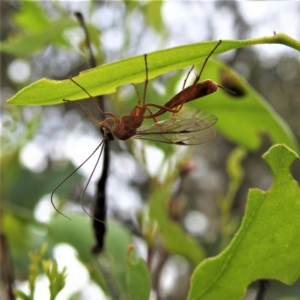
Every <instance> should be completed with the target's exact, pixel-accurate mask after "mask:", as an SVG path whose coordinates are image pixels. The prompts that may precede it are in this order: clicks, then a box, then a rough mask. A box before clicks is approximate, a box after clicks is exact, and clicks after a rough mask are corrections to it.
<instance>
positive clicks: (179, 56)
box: [7, 34, 300, 105]
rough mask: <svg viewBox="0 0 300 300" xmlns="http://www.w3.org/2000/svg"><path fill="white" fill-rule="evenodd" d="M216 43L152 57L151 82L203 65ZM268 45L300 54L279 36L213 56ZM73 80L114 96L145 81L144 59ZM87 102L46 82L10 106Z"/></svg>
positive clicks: (71, 89) (224, 47) (67, 87)
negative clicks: (168, 73)
mask: <svg viewBox="0 0 300 300" xmlns="http://www.w3.org/2000/svg"><path fill="white" fill-rule="evenodd" d="M217 43H218V41H210V42H203V43H196V44H190V45H185V46H180V47H175V48H170V49H166V50H161V51H156V52H152V53H149V54H148V55H147V61H148V68H149V79H151V78H154V77H156V76H159V75H161V74H164V73H166V72H169V71H171V70H175V69H182V68H186V67H188V66H191V65H193V64H197V63H200V62H203V61H204V59H205V58H206V57H207V56H208V55H209V53H210V52H211V51H212V49H213V48H214V47H215V46H216V44H217ZM268 43H281V44H286V45H288V46H290V47H294V48H296V49H299V50H300V43H299V42H298V41H296V40H293V39H292V38H290V37H288V36H286V35H285V34H277V35H275V36H270V37H262V38H256V39H249V40H224V41H223V42H222V43H221V45H220V46H219V47H218V49H217V50H216V51H215V53H214V54H220V53H223V52H226V51H229V50H232V49H236V48H240V47H245V46H250V45H255V44H268ZM74 80H76V82H77V83H79V84H80V85H81V86H83V87H84V88H85V89H86V90H87V91H88V92H89V93H90V94H91V95H93V96H96V95H103V94H110V93H113V92H114V91H115V90H116V88H117V87H118V86H121V85H125V84H129V83H139V82H143V81H144V80H145V61H144V56H143V55H139V56H135V57H132V58H128V59H124V60H121V61H118V62H114V63H110V64H106V65H102V66H99V67H96V68H93V69H90V70H87V71H84V72H81V73H80V74H79V75H78V76H76V77H74ZM84 98H87V95H86V93H85V92H84V91H82V90H81V89H80V88H79V87H78V86H76V85H75V84H74V83H72V82H71V81H70V80H68V79H66V80H62V81H56V80H50V79H47V78H43V79H40V80H38V81H36V82H35V83H33V84H31V85H30V86H27V87H25V88H24V89H22V90H21V91H19V92H18V93H17V94H16V95H15V96H13V97H12V98H11V99H9V100H8V101H7V102H8V103H11V104H16V105H52V104H59V103H63V99H68V100H79V99H84Z"/></svg>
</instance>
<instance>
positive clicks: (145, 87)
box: [143, 54, 148, 106]
mask: <svg viewBox="0 0 300 300" xmlns="http://www.w3.org/2000/svg"><path fill="white" fill-rule="evenodd" d="M144 59H145V68H146V80H145V86H144V96H143V106H144V105H145V103H146V92H147V86H148V63H147V54H144Z"/></svg>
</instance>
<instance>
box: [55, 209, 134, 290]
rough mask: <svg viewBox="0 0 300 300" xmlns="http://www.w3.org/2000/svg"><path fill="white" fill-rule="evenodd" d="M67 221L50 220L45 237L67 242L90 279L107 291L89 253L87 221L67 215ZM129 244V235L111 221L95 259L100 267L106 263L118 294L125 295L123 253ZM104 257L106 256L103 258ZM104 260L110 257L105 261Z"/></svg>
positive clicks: (124, 253) (92, 241) (59, 218)
mask: <svg viewBox="0 0 300 300" xmlns="http://www.w3.org/2000/svg"><path fill="white" fill-rule="evenodd" d="M67 216H68V217H69V218H70V219H71V221H70V220H68V219H66V218H64V217H62V216H57V217H56V218H54V219H52V220H51V223H50V225H49V234H50V236H51V238H52V241H53V242H54V243H56V244H58V243H68V244H70V245H71V246H73V247H74V249H75V250H76V251H77V253H78V259H79V260H80V261H81V262H82V263H84V264H85V266H86V268H87V269H88V271H89V272H90V275H91V277H92V279H93V280H94V281H95V282H97V283H98V284H99V286H101V288H102V289H103V290H104V291H105V292H107V287H106V284H105V281H104V278H103V276H102V275H101V274H100V272H99V267H98V264H96V262H95V258H94V256H93V255H92V254H91V251H90V249H91V246H92V245H93V244H94V238H93V232H92V227H91V218H90V217H89V216H80V215H78V214H77V215H75V214H72V215H70V214H67ZM131 243H132V238H131V234H130V233H129V232H128V231H127V230H126V229H125V228H123V227H121V226H119V225H117V224H114V223H112V222H110V223H108V224H107V234H106V236H105V252H104V253H103V254H104V255H103V256H101V255H100V257H99V260H100V262H101V264H102V265H103V268H105V265H107V263H109V268H108V270H107V272H109V273H111V274H112V277H113V278H114V279H115V281H116V283H117V286H118V289H119V290H120V292H121V294H126V293H127V287H126V253H127V249H128V245H129V244H131ZM106 254H107V256H106ZM107 258H110V260H109V262H107Z"/></svg>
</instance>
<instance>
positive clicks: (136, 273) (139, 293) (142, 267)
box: [126, 251, 151, 300]
mask: <svg viewBox="0 0 300 300" xmlns="http://www.w3.org/2000/svg"><path fill="white" fill-rule="evenodd" d="M131 253H132V252H131V251H129V253H128V255H127V259H126V263H127V264H126V265H127V286H128V295H129V299H131V300H148V299H149V296H150V291H151V278H150V273H149V270H148V267H147V265H146V263H145V262H144V261H143V260H142V259H141V258H138V259H137V260H134V259H132V257H131V256H132V255H131Z"/></svg>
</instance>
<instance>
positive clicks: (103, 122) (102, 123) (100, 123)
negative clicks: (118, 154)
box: [63, 99, 117, 131]
mask: <svg viewBox="0 0 300 300" xmlns="http://www.w3.org/2000/svg"><path fill="white" fill-rule="evenodd" d="M63 101H66V102H71V103H73V104H76V105H78V106H79V107H80V108H81V109H83V110H84V111H85V112H86V113H87V114H88V115H89V116H90V117H91V119H92V120H93V121H94V122H95V123H96V125H97V126H100V127H102V126H104V124H105V126H107V127H108V128H109V130H111V131H112V129H111V127H110V126H109V125H108V121H113V122H114V123H115V124H116V123H117V122H116V120H117V118H116V117H115V116H114V117H111V118H106V119H105V120H104V121H102V122H99V121H98V120H97V119H96V118H95V117H94V116H93V114H92V113H91V112H90V111H89V110H88V109H87V108H85V107H84V106H83V105H82V104H80V103H77V102H74V101H71V100H67V99H63Z"/></svg>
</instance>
